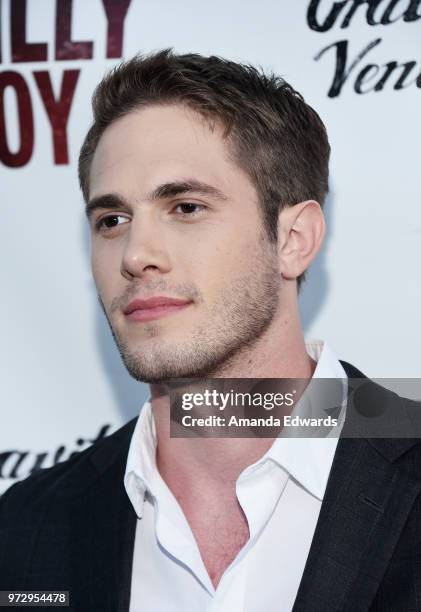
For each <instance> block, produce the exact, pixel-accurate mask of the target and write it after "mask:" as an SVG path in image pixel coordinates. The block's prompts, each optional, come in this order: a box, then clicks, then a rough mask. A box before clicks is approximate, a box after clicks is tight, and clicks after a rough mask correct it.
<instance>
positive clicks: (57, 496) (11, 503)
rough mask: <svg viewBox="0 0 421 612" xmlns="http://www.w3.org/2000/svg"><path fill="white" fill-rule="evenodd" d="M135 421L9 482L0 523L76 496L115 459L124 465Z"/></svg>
mask: <svg viewBox="0 0 421 612" xmlns="http://www.w3.org/2000/svg"><path fill="white" fill-rule="evenodd" d="M135 423H136V418H135V419H132V420H131V421H129V422H128V423H126V425H124V426H123V427H121V428H120V429H118V430H117V431H115V432H114V433H113V434H111V435H109V436H106V437H105V438H102V439H101V440H99V441H98V442H96V443H95V444H93V445H92V446H90V447H89V448H87V449H85V450H84V451H80V452H78V453H76V454H74V455H73V456H72V457H71V458H69V459H67V460H66V461H63V462H62V463H58V464H57V465H54V466H53V467H49V468H44V469H40V470H38V471H36V472H34V473H33V474H31V475H30V476H29V477H28V478H26V479H25V480H22V481H20V482H18V483H16V484H14V485H12V486H11V487H10V488H9V489H7V491H6V492H5V493H4V494H3V495H2V496H1V497H0V524H2V525H4V523H5V521H7V519H12V520H13V522H14V521H16V520H17V519H19V517H22V516H24V515H25V514H26V512H27V511H28V510H30V511H31V512H32V511H34V510H40V509H41V508H42V507H44V506H45V505H50V504H54V503H57V502H60V501H63V502H65V501H70V500H72V499H74V498H76V497H80V496H81V495H83V492H84V491H85V490H86V489H87V488H89V486H90V485H91V484H92V482H93V481H94V480H95V479H96V478H97V477H98V475H99V474H101V473H103V472H105V471H106V470H107V469H109V468H110V467H111V466H112V465H114V464H115V463H116V462H118V461H119V462H121V463H122V465H125V460H126V458H127V453H128V449H129V445H130V439H131V435H132V433H133V430H134V426H135Z"/></svg>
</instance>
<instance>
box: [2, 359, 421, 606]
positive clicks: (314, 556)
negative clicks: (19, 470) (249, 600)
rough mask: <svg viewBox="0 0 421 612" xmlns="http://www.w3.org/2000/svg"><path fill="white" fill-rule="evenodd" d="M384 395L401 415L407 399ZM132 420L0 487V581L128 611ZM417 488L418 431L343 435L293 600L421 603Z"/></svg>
mask: <svg viewBox="0 0 421 612" xmlns="http://www.w3.org/2000/svg"><path fill="white" fill-rule="evenodd" d="M342 364H343V366H344V367H345V369H346V372H347V375H348V376H349V377H362V376H363V375H362V374H361V372H359V371H358V370H356V369H355V368H353V366H351V365H349V364H347V363H344V362H342ZM382 397H383V398H384V401H386V402H388V403H389V404H390V405H391V406H393V410H394V411H395V412H396V414H397V413H399V414H401V415H403V416H402V419H403V420H404V421H408V423H409V421H410V418H411V414H410V413H411V410H413V409H414V405H415V403H408V402H407V401H406V400H403V399H402V398H399V397H398V396H397V395H396V394H394V393H391V392H386V391H384V394H383V396H382ZM382 401H383V400H382ZM408 406H409V408H408ZM418 408H419V406H418ZM135 421H136V420H135V419H134V420H132V421H130V422H129V423H127V425H125V426H124V427H123V428H122V429H120V430H119V431H117V432H116V433H114V434H113V435H111V436H109V437H108V438H104V439H102V440H100V441H99V442H97V443H96V444H95V445H94V446H92V447H90V448H89V449H87V450H85V451H84V452H81V453H79V454H78V455H76V456H74V457H73V458H72V459H70V460H68V461H66V462H65V463H62V464H59V465H57V466H55V467H53V468H49V469H45V470H41V471H39V472H37V473H36V474H34V475H32V476H31V477H30V478H28V479H27V480H25V481H24V482H21V483H18V484H16V485H15V486H13V487H12V488H11V489H9V490H8V491H7V492H6V493H5V494H4V495H3V497H2V498H1V500H0V590H13V589H15V590H38V591H39V590H50V591H51V590H69V591H70V610H72V611H77V612H91V611H98V612H117V611H118V612H127V611H128V609H129V601H130V582H131V566H132V557H133V546H134V535H135V527H136V515H135V513H134V510H133V508H132V505H131V503H130V501H129V499H128V497H127V494H126V492H125V489H124V486H123V476H124V472H125V466H126V459H127V452H128V448H129V444H130V438H131V435H132V432H133V429H134V426H135ZM347 426H348V416H347V420H346V423H345V427H344V430H346V428H347ZM420 492H421V444H420V441H419V440H418V439H417V438H415V439H408V438H406V439H404V438H401V439H378V438H377V439H376V438H365V439H362V438H360V439H355V438H353V439H351V438H346V437H342V436H341V438H340V440H339V442H338V446H337V450H336V453H335V457H334V461H333V465H332V469H331V472H330V476H329V481H328V484H327V489H326V493H325V497H324V500H323V503H322V507H321V511H320V516H319V520H318V523H317V526H316V531H315V534H314V538H313V541H312V544H311V548H310V553H309V556H308V559H307V563H306V566H305V570H304V573H303V577H302V580H301V584H300V587H299V591H298V595H297V598H296V601H295V605H294V612H339V611H340V612H363V611H368V610H369V611H370V612H378V611H382V612H415V611H421V495H420ZM280 580H282V568H280ZM36 609H41V608H36ZM145 612H153V611H150V610H145ZM186 612H187V611H186ZM233 612H236V611H235V610H233ZM262 612H264V611H262ZM280 612H283V611H281V610H280Z"/></svg>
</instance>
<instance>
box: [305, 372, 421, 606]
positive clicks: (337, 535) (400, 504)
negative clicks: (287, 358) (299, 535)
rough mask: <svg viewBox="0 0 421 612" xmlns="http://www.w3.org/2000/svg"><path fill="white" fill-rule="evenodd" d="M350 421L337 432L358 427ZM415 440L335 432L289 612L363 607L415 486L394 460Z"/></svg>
mask: <svg viewBox="0 0 421 612" xmlns="http://www.w3.org/2000/svg"><path fill="white" fill-rule="evenodd" d="M352 375H353V376H355V374H354V373H353V374H352ZM397 399H398V403H399V398H397ZM396 409H397V410H402V407H401V406H399V405H397V406H396ZM403 413H404V411H403ZM404 419H405V415H404V414H403V416H402V420H404ZM350 420H351V421H352V417H351V418H350V419H348V415H347V419H346V422H345V426H344V431H343V433H342V435H343V436H344V434H345V435H352V433H351V434H350V433H349V432H354V433H355V432H356V431H358V427H357V429H355V427H354V424H353V423H352V422H351V423H350V422H349V421H350ZM347 424H348V428H347ZM408 430H409V427H408V429H407V430H406V431H408ZM345 432H346V433H345ZM417 441H418V440H413V439H412V440H411V439H406V440H403V439H363V438H353V437H348V438H347V437H341V438H340V439H339V441H338V446H337V449H336V453H335V457H334V461H333V464H332V469H331V472H330V476H329V480H328V484H327V488H326V492H325V497H324V499H323V503H322V507H321V510H320V516H319V520H318V523H317V526H316V530H315V534H314V537H313V541H312V544H311V548H310V552H309V556H308V558H307V563H306V566H305V569H304V573H303V577H302V580H301V583H300V587H299V590H298V593H297V597H296V600H295V604H294V607H293V612H301V611H303V612H304V611H306V612H307V611H308V610H312V612H319V611H320V612H326V610H329V612H336V611H340V612H354V611H355V610H368V609H369V606H370V603H371V602H372V600H373V598H374V596H375V594H376V591H377V589H378V586H379V584H380V582H381V579H382V576H383V575H384V573H385V571H386V569H387V566H388V564H389V561H390V558H391V556H392V554H393V550H394V548H395V546H396V543H397V541H398V539H399V536H400V533H401V531H402V529H403V527H404V524H405V522H406V519H407V517H408V514H409V512H410V510H411V508H412V505H413V503H414V501H415V499H416V497H417V496H418V495H419V494H420V492H421V482H419V480H418V479H415V477H413V476H411V473H410V471H409V470H407V469H405V467H402V464H401V462H398V461H397V459H399V458H400V457H401V456H402V455H403V454H404V453H405V452H406V451H408V450H409V449H410V448H411V447H412V446H413V445H414V444H415V443H416V442H417ZM403 463H405V458H403Z"/></svg>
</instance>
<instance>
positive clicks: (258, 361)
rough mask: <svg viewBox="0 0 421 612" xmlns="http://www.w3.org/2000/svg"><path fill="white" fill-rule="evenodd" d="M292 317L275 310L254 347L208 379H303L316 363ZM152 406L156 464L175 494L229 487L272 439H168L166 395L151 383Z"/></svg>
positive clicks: (310, 372) (168, 426)
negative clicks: (272, 319)
mask: <svg viewBox="0 0 421 612" xmlns="http://www.w3.org/2000/svg"><path fill="white" fill-rule="evenodd" d="M294 312H295V314H294V315H292V316H291V314H290V313H289V316H288V317H286V316H284V317H283V316H282V315H278V317H277V318H275V320H274V321H273V324H272V325H271V326H270V327H269V328H268V330H266V333H265V334H263V335H262V337H261V338H259V339H258V340H257V341H256V343H255V345H254V346H253V347H250V346H248V347H246V349H244V351H242V352H240V353H237V354H236V355H235V358H233V359H231V360H230V361H229V362H227V363H225V364H223V365H222V366H221V367H220V368H218V370H215V371H213V372H209V375H208V378H302V379H309V378H311V377H312V375H313V372H314V370H315V367H316V364H315V362H314V361H313V360H312V359H311V358H310V357H309V356H308V354H307V352H306V347H305V342H304V337H303V334H302V331H301V327H300V323H299V318H298V309H295V311H294ZM151 397H152V410H153V414H154V419H155V426H156V433H157V465H158V469H159V471H160V473H161V476H162V477H163V479H164V481H165V482H166V483H167V484H168V486H169V487H170V489H171V490H172V491H173V493H174V494H176V495H177V493H179V492H180V491H186V490H191V491H194V490H195V489H197V488H198V486H199V485H198V483H200V491H201V494H203V492H206V495H208V494H209V495H212V494H213V493H214V491H215V488H217V489H218V491H220V490H221V487H226V488H227V490H228V489H231V490H232V487H233V484H234V483H235V482H236V480H237V478H238V476H239V474H240V473H241V472H242V471H243V470H244V469H245V468H246V467H247V466H248V465H250V464H252V463H254V462H255V461H257V460H258V459H259V458H260V457H262V456H263V455H264V454H265V453H266V451H267V450H268V449H269V448H270V447H271V445H272V444H273V441H274V438H203V437H191V438H171V437H170V418H169V397H168V394H167V393H163V387H162V386H159V385H151Z"/></svg>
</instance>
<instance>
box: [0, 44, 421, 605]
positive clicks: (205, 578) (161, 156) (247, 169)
mask: <svg viewBox="0 0 421 612" xmlns="http://www.w3.org/2000/svg"><path fill="white" fill-rule="evenodd" d="M93 110H94V123H93V125H92V127H91V129H90V130H89V132H88V135H87V136H86V139H85V142H84V144H83V147H82V150H81V154H80V160H79V174H80V183H81V188H82V192H83V195H84V198H85V200H86V212H87V216H88V220H89V224H90V229H91V238H92V268H93V274H94V278H95V282H96V285H97V289H98V295H99V298H100V301H101V304H102V307H103V310H104V312H105V314H106V316H107V318H108V320H109V323H110V326H111V329H112V332H113V335H114V337H115V340H116V343H117V345H118V348H119V350H120V353H121V355H122V358H123V360H124V363H125V365H126V367H127V369H128V371H129V372H130V374H131V375H132V376H133V377H134V378H136V379H137V380H140V381H144V382H147V383H149V384H150V390H151V397H150V400H149V401H148V402H147V403H146V405H145V406H144V407H143V408H142V410H141V413H140V416H139V419H137V420H134V421H132V422H130V423H128V424H127V425H126V426H125V427H123V428H122V429H121V430H119V431H118V432H116V433H115V434H114V435H112V436H110V437H109V438H106V439H104V440H101V441H100V442H98V443H97V444H96V445H94V446H93V447H92V448H90V449H88V450H87V451H85V452H83V453H80V454H79V455H78V456H76V457H74V458H73V459H71V460H70V461H68V462H66V463H64V464H61V465H59V466H56V467H54V468H51V469H48V470H42V471H40V472H39V473H38V474H36V475H34V476H33V477H31V478H30V479H29V480H27V481H26V482H24V483H21V484H18V485H16V486H15V487H13V488H12V489H10V490H9V491H8V492H7V493H6V494H5V496H4V498H3V499H2V502H1V504H0V570H1V571H0V576H1V577H0V586H1V588H2V589H8V590H10V589H19V590H24V589H27V590H30V589H36V590H43V589H44V590H54V589H56V590H69V591H70V605H71V609H73V610H81V611H82V610H83V611H85V610H101V611H103V612H105V611H106V610H109V611H112V610H126V611H129V610H130V612H134V611H138V610H139V611H148V612H149V611H154V612H155V611H165V612H172V611H174V612H175V611H181V610H182V611H192V612H193V611H199V610H215V612H216V611H222V610H230V611H244V612H255V611H258V610H262V611H265V612H271V611H274V610H282V611H286V610H291V609H294V610H295V611H307V610H308V611H323V612H326V611H327V610H328V611H330V612H331V611H335V610H341V611H342V610H348V611H355V610H358V611H362V610H393V611H394V612H397V611H402V612H403V611H405V612H408V611H409V610H420V609H421V596H420V593H421V571H420V565H421V557H420V550H421V527H420V525H419V521H418V519H419V518H421V505H420V495H419V494H420V491H421V481H420V477H419V473H420V472H419V467H420V445H419V444H418V442H417V440H409V439H406V440H405V439H400V440H394V439H387V440H382V439H375V438H374V439H364V438H361V437H359V438H358V439H356V438H355V439H349V438H346V437H345V436H344V435H342V437H341V438H340V440H339V442H338V439H337V437H329V438H326V439H323V438H320V439H315V438H304V439H300V440H297V439H291V438H288V437H283V436H279V437H276V438H275V439H274V438H273V437H272V438H265V437H252V438H245V437H241V438H232V437H231V438H224V437H220V438H218V437H205V438H203V437H193V438H191V437H190V438H183V437H173V436H171V435H170V418H169V404H170V397H169V394H170V391H171V389H172V388H174V386H175V385H176V381H179V380H180V379H182V380H183V379H190V380H191V379H201V378H207V379H209V378H214V379H220V378H230V379H247V378H253V379H268V378H270V379H286V378H288V379H303V380H309V379H313V380H315V379H318V378H333V379H339V380H341V379H346V377H347V376H348V377H362V376H363V375H362V374H361V373H360V372H359V371H358V370H356V369H355V368H353V367H352V366H350V365H349V364H346V363H343V362H339V361H338V359H337V358H336V357H335V355H334V353H333V352H332V351H331V350H330V349H329V347H328V346H326V345H325V344H324V343H322V342H315V343H309V344H307V345H306V344H305V342H304V338H303V333H302V329H301V326H300V321H299V315H298V306H297V293H298V291H297V290H298V289H299V286H300V283H301V281H302V279H303V276H304V273H305V270H306V269H307V268H308V266H309V264H310V263H311V261H312V260H313V259H314V257H315V255H316V254H317V252H318V250H319V248H320V245H321V243H322V240H323V236H324V229H325V226H324V220H323V213H322V210H321V205H322V204H323V201H324V198H325V196H326V193H327V189H328V159H329V144H328V140H327V136H326V132H325V128H324V126H323V124H322V122H321V120H320V118H319V117H318V115H317V114H316V113H315V111H314V110H312V109H311V108H310V107H309V106H308V105H307V104H306V103H305V102H304V100H303V99H302V97H301V96H300V95H299V94H298V93H297V92H296V91H294V90H293V88H292V87H291V86H290V85H288V84H287V83H286V82H285V81H283V80H282V79H280V78H278V77H275V76H268V75H264V74H263V73H261V72H259V71H257V70H256V69H254V68H253V67H250V66H244V65H240V64H236V63H234V62H228V61H225V60H222V59H220V58H216V57H209V58H206V57H201V56H199V55H174V54H172V53H171V52H169V51H162V52H159V53H156V54H153V55H150V56H149V57H136V58H134V59H133V60H131V61H129V62H127V63H123V64H122V65H120V66H119V67H117V68H116V69H115V70H113V71H112V72H111V73H110V74H109V75H108V76H107V77H106V78H105V79H104V80H103V81H102V83H101V84H100V85H99V86H98V88H97V90H96V92H95V95H94V98H93ZM344 324H347V325H349V322H344ZM372 387H374V386H371V387H370V388H372ZM381 403H382V405H386V404H390V405H393V409H395V408H396V410H398V411H399V414H401V413H402V414H406V413H405V411H404V408H403V406H404V404H403V402H402V401H401V400H400V399H399V398H397V396H395V395H394V394H391V393H387V392H384V393H383V394H381ZM341 414H343V413H341ZM347 418H348V417H347ZM344 431H345V430H344ZM342 433H343V432H342Z"/></svg>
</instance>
